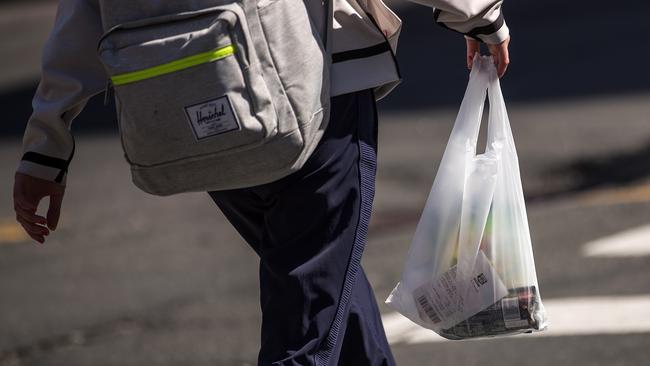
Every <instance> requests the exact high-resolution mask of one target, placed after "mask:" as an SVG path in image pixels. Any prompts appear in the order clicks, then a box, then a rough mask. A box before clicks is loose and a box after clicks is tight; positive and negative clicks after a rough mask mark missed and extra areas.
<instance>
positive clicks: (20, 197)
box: [14, 172, 65, 244]
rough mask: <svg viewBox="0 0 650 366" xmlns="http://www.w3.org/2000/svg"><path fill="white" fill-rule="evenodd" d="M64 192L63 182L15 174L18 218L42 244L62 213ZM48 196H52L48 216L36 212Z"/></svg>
mask: <svg viewBox="0 0 650 366" xmlns="http://www.w3.org/2000/svg"><path fill="white" fill-rule="evenodd" d="M64 192H65V185H63V184H59V183H55V182H50V181H48V180H45V179H41V178H36V177H32V176H30V175H27V174H24V173H20V172H16V174H15V176H14V210H15V211H16V220H17V221H18V222H19V223H20V224H21V225H22V226H23V228H24V229H25V232H27V234H29V236H31V237H32V239H34V240H36V241H37V242H39V243H41V244H42V243H43V242H44V241H45V236H47V235H49V234H50V230H54V229H56V226H57V224H58V223H59V217H60V215H61V203H62V202H63V193H64ZM46 196H49V197H50V207H49V208H48V210H47V218H45V217H43V216H40V215H37V214H36V210H37V209H38V204H39V202H40V201H41V199H42V198H43V197H46ZM44 225H47V227H46V226H44ZM48 228H49V229H48Z"/></svg>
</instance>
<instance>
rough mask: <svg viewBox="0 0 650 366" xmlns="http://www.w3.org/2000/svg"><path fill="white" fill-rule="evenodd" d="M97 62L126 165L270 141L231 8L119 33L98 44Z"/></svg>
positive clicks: (258, 85)
mask: <svg viewBox="0 0 650 366" xmlns="http://www.w3.org/2000/svg"><path fill="white" fill-rule="evenodd" d="M99 56H100V59H101V60H102V62H103V63H104V65H105V67H106V69H107V70H108V73H109V75H110V76H111V82H112V84H113V87H114V89H115V97H116V104H117V106H118V119H119V127H120V135H121V138H122V144H123V148H124V152H125V156H126V158H127V160H128V161H129V162H130V163H131V164H132V165H137V166H145V167H146V166H155V165H160V164H165V163H170V162H178V161H181V160H183V159H193V158H197V157H201V156H205V155H209V154H219V153H228V152H232V151H238V150H240V149H247V148H252V147H254V146H257V145H259V144H261V143H263V142H264V140H265V139H268V138H270V137H272V136H273V135H274V134H275V133H277V117H276V115H275V111H274V108H273V105H272V102H271V98H270V95H269V92H268V89H267V87H266V84H265V83H264V80H263V79H262V77H261V73H260V72H259V71H258V68H259V65H258V64H259V62H258V60H257V56H256V53H255V50H254V48H253V47H252V46H251V42H250V36H249V33H248V27H247V23H246V18H245V17H244V15H243V12H242V11H241V9H240V8H239V6H238V5H236V4H230V5H224V6H220V7H215V8H211V9H204V10H200V11H196V12H191V13H181V14H174V15H168V16H161V17H155V18H149V19H143V20H139V21H135V22H131V23H125V24H121V25H118V26H117V27H115V28H113V29H111V30H109V31H108V32H107V33H106V34H105V35H104V37H103V38H102V40H101V41H100V43H99Z"/></svg>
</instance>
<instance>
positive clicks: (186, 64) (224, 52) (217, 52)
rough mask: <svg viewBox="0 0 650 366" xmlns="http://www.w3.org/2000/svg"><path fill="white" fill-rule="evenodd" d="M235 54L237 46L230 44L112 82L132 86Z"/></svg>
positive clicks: (127, 74)
mask: <svg viewBox="0 0 650 366" xmlns="http://www.w3.org/2000/svg"><path fill="white" fill-rule="evenodd" d="M234 53H235V46H234V45H232V44H229V45H227V46H224V47H220V48H217V49H214V50H211V51H208V52H203V53H199V54H196V55H192V56H188V57H183V58H181V59H178V60H174V61H171V62H168V63H165V64H162V65H158V66H153V67H150V68H146V69H142V70H138V71H133V72H127V73H124V74H118V75H114V76H112V77H111V81H112V82H113V85H116V86H117V85H125V84H130V83H134V82H137V81H141V80H146V79H150V78H153V77H156V76H161V75H165V74H169V73H172V72H176V71H180V70H183V69H187V68H190V67H192V66H197V65H201V64H205V63H208V62H213V61H217V60H220V59H222V58H225V57H228V56H231V55H233V54H234Z"/></svg>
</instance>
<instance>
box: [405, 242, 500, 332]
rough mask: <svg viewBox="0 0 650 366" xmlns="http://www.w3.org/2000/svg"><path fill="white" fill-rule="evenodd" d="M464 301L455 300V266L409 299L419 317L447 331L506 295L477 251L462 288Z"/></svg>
mask: <svg viewBox="0 0 650 366" xmlns="http://www.w3.org/2000/svg"><path fill="white" fill-rule="evenodd" d="M465 287H466V288H467V297H466V298H464V299H463V300H462V301H460V300H459V298H458V284H457V281H456V266H453V267H451V268H450V269H449V270H448V271H447V272H445V273H443V274H442V275H441V276H440V277H438V278H437V279H436V280H434V281H432V282H429V283H426V284H424V285H422V286H420V287H418V288H417V289H416V290H415V291H414V292H413V295H414V297H415V300H416V306H417V308H418V310H419V312H420V317H422V318H423V319H424V320H428V321H430V322H432V323H433V324H434V327H435V328H436V329H447V328H449V327H452V326H454V325H455V324H456V323H457V322H460V321H462V320H465V319H467V318H469V317H471V316H472V315H474V314H476V313H478V312H479V311H481V310H483V309H485V308H487V307H488V306H490V305H492V304H494V303H495V302H497V301H499V300H500V299H501V298H503V297H504V296H506V295H507V294H508V290H507V289H506V287H505V285H504V284H503V281H501V279H500V278H499V275H498V274H497V273H496V271H495V270H494V267H492V265H491V264H490V261H489V260H488V259H487V257H486V256H485V254H483V251H479V254H478V256H477V257H476V264H475V266H474V272H473V274H472V277H471V278H470V279H469V280H468V281H467V283H466V284H465Z"/></svg>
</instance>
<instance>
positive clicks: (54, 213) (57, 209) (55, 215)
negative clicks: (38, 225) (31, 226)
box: [47, 193, 63, 230]
mask: <svg viewBox="0 0 650 366" xmlns="http://www.w3.org/2000/svg"><path fill="white" fill-rule="evenodd" d="M62 202H63V193H61V194H59V193H56V194H52V195H51V196H50V207H49V208H48V210H47V227H49V228H50V230H55V229H56V226H57V225H58V224H59V217H60V216H61V203H62Z"/></svg>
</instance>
